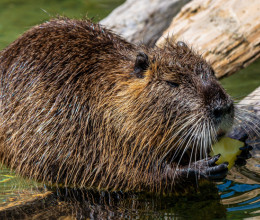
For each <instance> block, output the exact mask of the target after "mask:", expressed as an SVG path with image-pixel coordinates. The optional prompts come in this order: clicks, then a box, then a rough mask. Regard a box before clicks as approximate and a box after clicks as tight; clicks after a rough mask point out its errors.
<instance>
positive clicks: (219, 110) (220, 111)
mask: <svg viewBox="0 0 260 220" xmlns="http://www.w3.org/2000/svg"><path fill="white" fill-rule="evenodd" d="M225 115H230V116H231V117H233V115H234V105H233V102H232V101H230V102H228V103H226V104H223V105H218V106H216V107H215V108H213V116H214V118H215V119H216V120H217V121H218V120H221V119H222V118H223V117H224V116H225Z"/></svg>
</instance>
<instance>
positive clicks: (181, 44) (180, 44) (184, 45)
mask: <svg viewBox="0 0 260 220" xmlns="http://www.w3.org/2000/svg"><path fill="white" fill-rule="evenodd" d="M177 45H178V46H179V47H188V46H187V45H186V44H185V43H184V42H183V41H178V42H177Z"/></svg>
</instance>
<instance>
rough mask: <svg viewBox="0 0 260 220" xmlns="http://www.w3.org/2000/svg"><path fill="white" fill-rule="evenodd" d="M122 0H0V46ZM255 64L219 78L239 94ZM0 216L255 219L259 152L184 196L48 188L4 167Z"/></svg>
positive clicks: (251, 82)
mask: <svg viewBox="0 0 260 220" xmlns="http://www.w3.org/2000/svg"><path fill="white" fill-rule="evenodd" d="M122 2H123V1H122V0H113V1H111V0H98V1H97V0H63V1H60V0H38V1H34V0H27V1H25V0H24V1H22V0H0V48H4V47H5V46H6V45H8V44H9V43H11V42H12V41H13V40H14V39H16V38H17V37H18V36H19V35H20V34H22V33H23V32H24V31H25V30H27V29H28V28H30V27H31V26H33V25H35V24H38V23H41V22H43V21H46V20H48V19H49V18H50V17H53V16H56V15H57V14H59V15H65V16H68V17H73V18H83V17H84V16H85V15H86V14H87V15H88V17H94V20H99V19H101V18H103V17H104V16H106V15H107V14H108V13H109V12H110V11H111V10H112V9H113V8H114V7H116V6H117V5H119V4H120V3H122ZM259 69H260V60H258V61H256V62H255V63H254V64H252V65H250V66H249V67H248V68H246V69H245V70H242V71H240V72H239V73H237V74H235V75H233V76H231V77H229V78H226V79H223V80H222V81H221V82H222V84H223V86H224V87H225V88H226V90H227V91H228V92H229V93H230V94H231V95H232V96H233V97H235V98H236V99H241V98H242V97H244V96H245V95H246V94H248V93H249V92H251V91H253V90H254V89H255V88H256V87H258V86H259V85H260V74H259ZM50 190H51V192H50ZM13 207H19V208H13ZM3 210H5V211H3ZM3 215H4V216H5V217H10V218H11V217H12V218H14V219H15V218H17V217H25V216H27V217H34V218H37V219H43V218H44V219H47V218H55V219H57V218H60V219H65V218H66V219H73V217H76V218H79V219H80V218H82V219H84V218H86V217H96V218H97V219H100V218H104V219H107V218H111V219H113V218H114V219H119V218H136V219H154V218H157V219H173V218H174V219H175V218H176V219H223V218H227V219H249V218H252V217H256V219H257V218H260V153H259V152H258V153H257V152H256V154H255V156H254V158H252V159H250V160H249V161H248V164H247V165H246V166H245V167H243V168H237V167H234V168H233V169H232V170H231V171H230V173H229V176H228V177H227V179H226V180H225V181H224V182H222V183H219V184H218V185H217V187H215V186H207V187H202V188H201V192H200V193H198V194H192V195H189V196H184V197H172V196H171V197H165V196H155V195H147V194H131V195H125V194H121V193H117V194H114V193H112V194H109V195H108V194H107V193H103V194H99V193H97V192H89V191H81V190H76V189H66V190H65V189H61V190H57V189H55V188H51V189H49V188H48V189H47V188H46V187H45V186H44V185H42V184H41V183H36V182H33V181H30V180H25V179H22V178H20V177H17V176H15V174H14V173H12V172H10V171H9V170H8V169H6V168H2V170H1V171H0V217H3Z"/></svg>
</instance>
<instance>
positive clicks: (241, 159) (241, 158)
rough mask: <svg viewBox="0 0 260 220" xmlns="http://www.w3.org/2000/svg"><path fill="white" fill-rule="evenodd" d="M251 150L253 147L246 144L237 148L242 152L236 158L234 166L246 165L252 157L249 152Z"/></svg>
mask: <svg viewBox="0 0 260 220" xmlns="http://www.w3.org/2000/svg"><path fill="white" fill-rule="evenodd" d="M252 149H253V147H252V146H250V145H247V144H246V145H245V146H244V147H241V148H239V150H242V152H241V154H240V155H238V156H237V160H236V161H235V164H236V165H238V166H244V165H246V160H247V159H249V158H251V157H252V155H251V154H250V151H251V150H252Z"/></svg>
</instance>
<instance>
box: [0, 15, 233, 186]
mask: <svg viewBox="0 0 260 220" xmlns="http://www.w3.org/2000/svg"><path fill="white" fill-rule="evenodd" d="M0 76H1V103H0V114H1V117H0V120H1V121H0V122H1V124H0V126H1V127H0V128H1V130H0V132H1V146H0V157H1V159H2V162H3V163H4V164H7V165H8V166H9V167H11V168H13V169H15V171H16V172H17V173H19V174H21V175H23V176H28V177H30V178H34V179H37V180H44V181H46V182H52V183H63V184H65V185H66V186H77V187H94V188H97V189H110V190H119V189H123V190H143V189H146V190H151V191H159V190H165V189H166V188H167V189H168V188H169V187H170V188H177V186H181V184H180V183H181V182H182V181H186V180H185V179H183V176H182V177H181V176H180V175H179V174H180V173H179V171H180V170H181V169H184V168H187V166H188V165H190V166H192V162H194V161H195V160H196V159H199V158H204V157H206V154H207V151H208V149H209V147H210V144H211V142H212V141H214V139H215V138H216V133H217V132H223V131H225V129H226V128H227V127H229V126H230V125H231V124H232V120H233V119H232V117H233V104H232V101H231V99H230V98H229V96H228V95H227V94H226V93H225V91H224V90H223V89H222V87H221V86H220V84H219V83H218V82H217V80H216V78H215V76H214V72H213V70H212V69H211V67H210V66H209V65H208V64H207V63H206V61H204V60H203V59H202V58H201V57H200V56H199V55H197V54H196V53H194V52H193V51H192V50H190V49H189V48H188V47H187V46H186V45H185V44H184V43H182V42H179V43H178V44H177V43H168V44H167V45H166V46H165V47H164V48H146V47H144V46H136V45H133V44H130V43H128V42H126V41H125V40H123V39H122V38H121V37H119V36H117V35H115V34H113V33H112V32H110V31H109V30H107V29H105V28H103V27H100V26H99V25H97V24H93V23H91V22H90V21H85V20H82V21H76V20H70V19H54V20H51V21H50V22H46V23H44V24H41V25H39V26H36V27H33V28H32V29H31V30H29V31H27V32H26V33H24V34H23V35H22V36H21V37H20V38H18V39H17V40H16V41H15V42H14V43H12V44H11V45H10V46H8V47H7V48H6V49H4V50H3V51H2V52H1V53H0ZM195 152H196V154H195ZM195 155H196V156H195ZM203 166H206V165H205V164H204V165H203V164H202V167H203ZM187 181H188V180H187Z"/></svg>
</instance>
